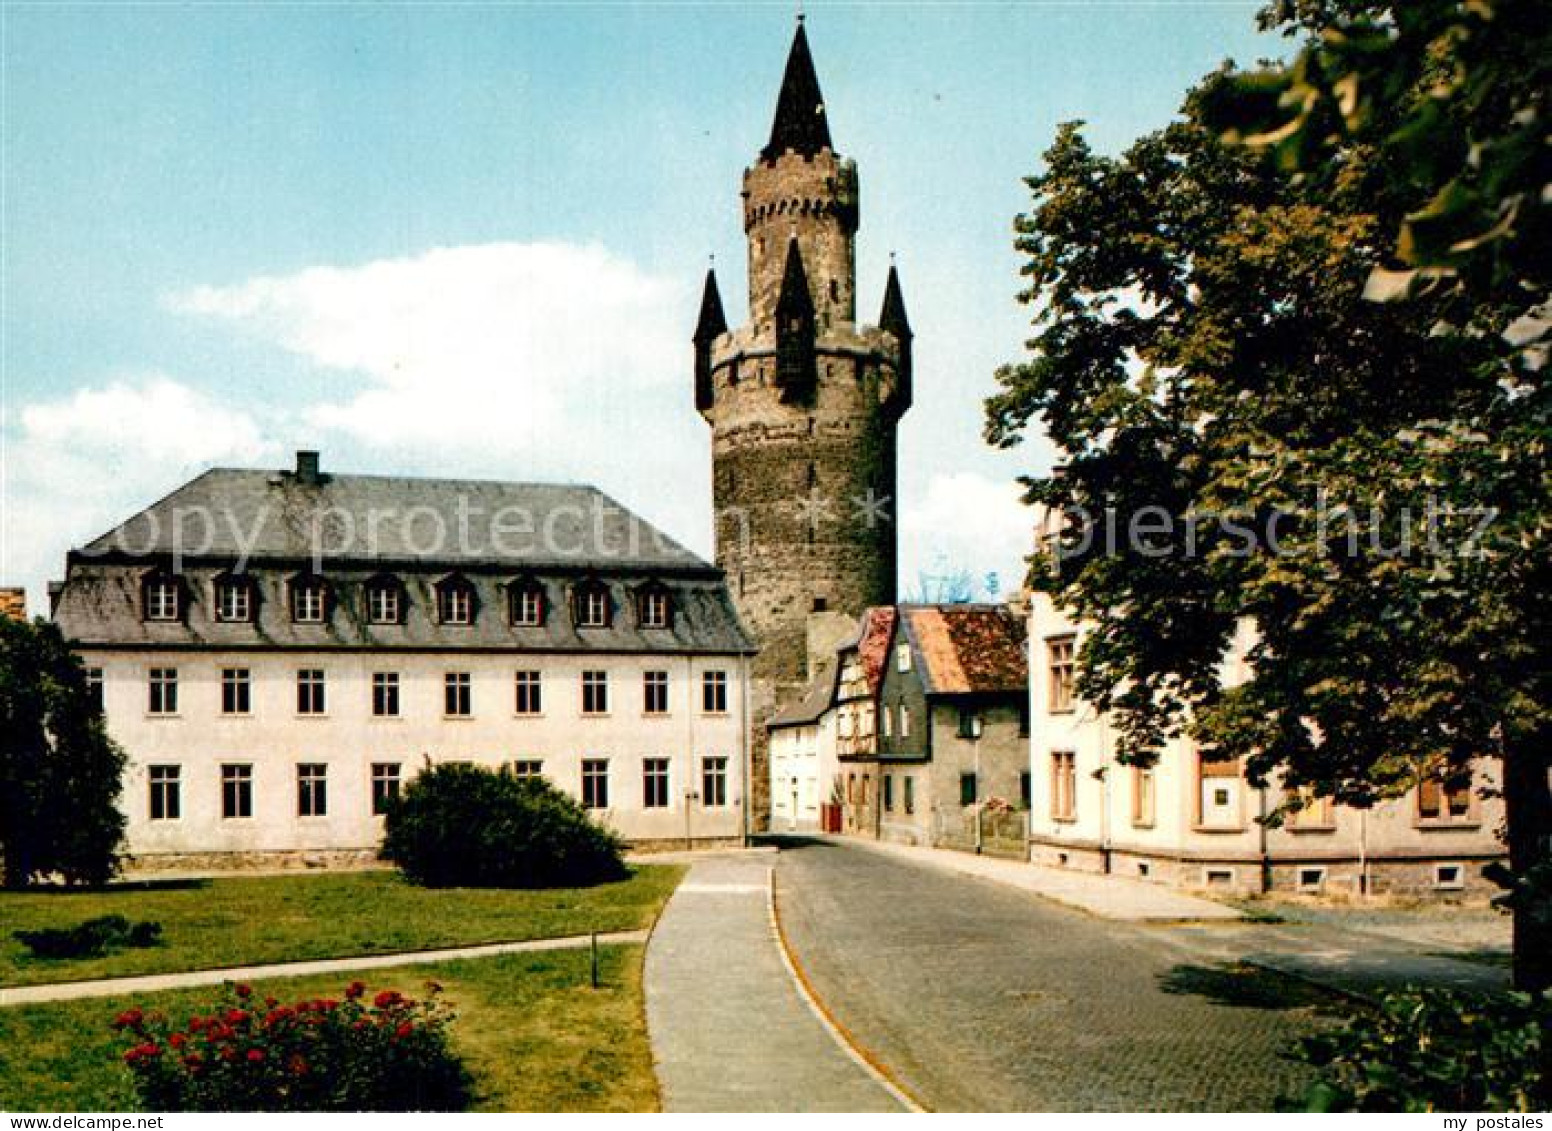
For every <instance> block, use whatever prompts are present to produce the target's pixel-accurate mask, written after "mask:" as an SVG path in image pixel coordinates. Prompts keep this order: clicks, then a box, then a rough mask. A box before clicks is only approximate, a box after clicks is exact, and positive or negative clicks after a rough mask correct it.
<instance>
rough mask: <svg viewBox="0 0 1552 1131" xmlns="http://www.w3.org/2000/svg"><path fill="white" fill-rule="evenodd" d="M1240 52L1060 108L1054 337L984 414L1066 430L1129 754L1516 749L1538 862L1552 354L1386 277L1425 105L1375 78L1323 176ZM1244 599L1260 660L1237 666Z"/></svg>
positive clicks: (1050, 237) (1106, 677) (1520, 917)
mask: <svg viewBox="0 0 1552 1131" xmlns="http://www.w3.org/2000/svg"><path fill="white" fill-rule="evenodd" d="M1326 7H1328V6H1327V5H1322V4H1318V3H1311V4H1301V5H1298V8H1299V10H1300V11H1301V12H1307V11H1313V10H1315V9H1324V8H1326ZM1344 7H1353V6H1351V5H1346V6H1344ZM1358 7H1363V8H1366V9H1367V10H1369V11H1377V10H1378V9H1380V8H1382V7H1385V6H1383V5H1359V6H1358ZM1238 77H1239V76H1235V75H1232V74H1229V73H1227V72H1225V73H1219V74H1215V75H1212V76H1209V77H1208V78H1207V79H1205V80H1204V82H1203V83H1202V84H1201V86H1200V87H1199V88H1198V89H1197V90H1195V91H1193V92H1192V93H1191V94H1190V95H1189V96H1188V97H1187V100H1186V103H1185V106H1184V109H1183V112H1182V115H1181V116H1180V118H1179V119H1178V120H1176V121H1175V122H1173V123H1171V124H1170V125H1168V126H1167V127H1166V128H1164V129H1163V130H1161V131H1159V132H1157V133H1155V134H1151V135H1149V136H1147V137H1144V138H1142V139H1140V140H1139V141H1137V142H1136V143H1135V144H1134V145H1132V146H1131V147H1130V148H1129V149H1128V150H1127V151H1126V152H1124V153H1123V154H1121V155H1120V156H1119V157H1114V158H1110V157H1103V156H1099V155H1096V154H1095V153H1093V152H1092V151H1091V150H1090V148H1089V146H1088V145H1087V143H1086V142H1085V141H1084V139H1083V136H1082V131H1081V125H1080V124H1076V123H1073V124H1067V125H1064V126H1062V127H1061V129H1060V130H1059V132H1058V135H1057V137H1056V140H1055V143H1054V144H1053V146H1052V147H1051V148H1050V150H1049V151H1048V152H1047V153H1046V155H1045V169H1044V171H1043V172H1042V173H1040V174H1038V175H1036V176H1033V177H1031V178H1029V179H1028V184H1029V187H1030V189H1031V190H1032V193H1033V197H1034V203H1033V208H1032V210H1031V211H1030V212H1029V213H1028V214H1026V215H1022V216H1020V217H1019V218H1018V220H1017V223H1016V233H1017V239H1016V243H1017V247H1018V249H1019V250H1020V251H1021V252H1023V253H1024V254H1025V255H1027V256H1028V261H1027V264H1026V266H1025V267H1024V274H1025V275H1026V277H1027V278H1028V280H1029V285H1028V287H1027V288H1026V289H1025V291H1024V292H1023V293H1022V295H1021V296H1020V297H1021V300H1022V301H1023V302H1025V303H1026V304H1028V305H1030V306H1031V307H1032V308H1033V309H1034V311H1035V314H1034V319H1033V320H1034V327H1035V336H1034V337H1033V338H1032V340H1031V341H1030V342H1029V349H1030V351H1031V355H1032V356H1031V357H1030V358H1029V359H1028V360H1027V361H1024V362H1023V363H1021V364H1016V365H1011V366H1007V367H1005V368H1003V369H1002V370H1000V371H999V373H998V381H999V383H1000V385H1001V390H1000V391H999V392H998V393H997V394H996V395H995V396H994V397H992V398H991V399H990V400H989V401H988V404H987V416H988V424H987V435H988V439H989V440H991V441H992V442H993V443H995V444H998V445H1002V446H1009V445H1012V444H1014V443H1017V442H1018V440H1019V438H1020V436H1021V434H1022V432H1023V431H1024V429H1025V428H1026V427H1027V426H1028V425H1029V424H1030V422H1031V421H1033V420H1035V419H1036V418H1038V419H1039V420H1040V422H1041V423H1042V424H1043V426H1044V428H1045V430H1046V431H1047V432H1048V434H1049V435H1050V436H1051V438H1052V439H1053V440H1054V441H1055V442H1056V444H1057V445H1058V447H1059V448H1060V449H1061V451H1062V452H1063V458H1064V463H1063V466H1062V467H1061V468H1060V470H1059V472H1058V473H1056V474H1053V475H1051V476H1047V477H1044V478H1038V479H1030V480H1026V484H1027V487H1028V494H1027V499H1028V501H1030V502H1032V503H1035V504H1038V505H1040V506H1042V507H1045V508H1048V509H1049V510H1050V511H1052V512H1054V513H1055V514H1057V515H1060V516H1061V517H1062V526H1061V530H1060V533H1059V535H1058V536H1057V537H1056V538H1055V539H1054V540H1053V542H1052V543H1051V544H1050V545H1048V546H1047V547H1046V548H1045V550H1044V551H1043V552H1042V553H1040V554H1037V555H1036V559H1035V569H1034V573H1033V584H1034V585H1035V586H1036V588H1038V589H1040V590H1043V591H1046V592H1048V593H1050V594H1051V595H1052V597H1053V599H1054V600H1056V601H1057V602H1058V603H1059V604H1062V605H1064V606H1067V607H1069V608H1071V609H1072V610H1074V611H1075V612H1076V613H1078V614H1079V615H1081V616H1082V617H1084V618H1085V619H1086V620H1087V621H1088V622H1089V623H1090V624H1091V625H1092V627H1093V632H1092V633H1091V635H1089V636H1088V637H1087V640H1086V643H1085V646H1084V648H1083V651H1082V654H1081V656H1080V671H1079V688H1080V691H1081V692H1082V693H1083V694H1084V695H1085V697H1087V698H1089V699H1091V700H1092V701H1094V702H1096V703H1097V704H1099V705H1100V706H1101V707H1103V708H1105V709H1107V710H1109V711H1110V712H1112V713H1113V716H1114V718H1115V721H1116V724H1117V728H1118V733H1119V735H1120V739H1121V745H1122V749H1121V752H1120V757H1121V759H1122V760H1123V761H1132V762H1138V763H1148V762H1151V761H1152V760H1153V759H1154V758H1156V757H1157V754H1158V751H1159V749H1160V748H1161V746H1162V744H1163V742H1164V741H1165V740H1166V739H1167V738H1168V737H1169V736H1171V735H1173V734H1176V733H1179V732H1180V731H1181V730H1182V729H1186V730H1189V732H1190V733H1191V734H1192V736H1193V737H1194V738H1195V739H1196V741H1197V742H1198V743H1199V744H1200V745H1201V747H1202V749H1203V751H1204V753H1206V754H1208V755H1210V756H1214V757H1224V758H1240V759H1243V762H1244V766H1245V769H1246V773H1247V776H1248V777H1249V778H1250V779H1251V780H1252V781H1254V782H1257V783H1258V784H1264V783H1265V782H1266V781H1268V780H1269V779H1270V778H1271V777H1272V776H1273V775H1274V774H1276V775H1279V776H1280V777H1281V780H1282V781H1283V782H1284V783H1285V785H1287V786H1289V787H1292V788H1295V789H1298V788H1302V787H1308V788H1310V789H1311V790H1312V791H1313V792H1314V793H1316V794H1318V795H1324V796H1330V797H1333V798H1335V799H1336V800H1338V801H1341V802H1346V803H1349V804H1354V805H1359V806H1367V805H1372V804H1373V803H1374V802H1376V801H1378V800H1380V799H1382V798H1387V797H1394V796H1398V795H1400V794H1402V793H1403V792H1405V791H1406V790H1408V789H1409V788H1411V787H1413V786H1415V785H1416V784H1417V783H1418V782H1419V781H1421V780H1423V779H1425V778H1428V777H1435V776H1437V777H1443V778H1445V779H1451V778H1454V779H1459V778H1461V777H1462V776H1463V775H1464V774H1465V773H1466V772H1467V770H1468V767H1469V766H1470V764H1471V763H1472V761H1473V760H1474V759H1478V758H1482V757H1484V756H1489V757H1491V756H1495V755H1496V756H1498V757H1500V758H1501V759H1502V764H1503V767H1504V771H1505V773H1504V782H1505V797H1506V809H1507V811H1508V840H1509V844H1510V856H1511V865H1512V867H1513V869H1514V871H1515V872H1516V873H1517V874H1518V875H1519V876H1521V877H1526V876H1529V875H1531V874H1532V873H1533V872H1534V870H1535V869H1536V868H1537V867H1538V866H1544V864H1543V863H1542V862H1544V861H1545V860H1546V859H1547V851H1548V849H1547V843H1548V842H1547V836H1548V832H1549V830H1552V798H1549V796H1548V784H1547V773H1548V745H1547V737H1548V735H1547V725H1548V719H1549V705H1548V689H1547V672H1548V671H1549V670H1552V666H1549V664H1548V658H1549V657H1548V655H1547V651H1548V642H1549V640H1552V633H1548V631H1547V625H1548V618H1547V602H1548V593H1549V591H1552V586H1549V584H1548V582H1549V581H1552V577H1549V566H1548V562H1549V560H1552V559H1549V557H1548V554H1547V526H1548V513H1549V509H1548V505H1547V503H1548V487H1549V476H1548V468H1547V462H1546V456H1547V451H1548V439H1549V430H1548V426H1547V401H1546V387H1545V382H1544V380H1543V379H1542V376H1541V374H1540V372H1539V370H1537V369H1536V368H1535V358H1534V357H1533V356H1531V355H1529V354H1527V352H1526V351H1523V350H1520V349H1517V348H1515V347H1514V346H1513V345H1512V344H1510V343H1508V342H1506V340H1505V338H1504V337H1503V334H1504V331H1505V330H1506V329H1507V327H1508V326H1509V325H1510V324H1511V323H1512V322H1513V320H1514V319H1516V318H1517V317H1519V316H1520V315H1521V314H1522V313H1523V303H1522V302H1521V301H1520V299H1517V298H1516V299H1512V298H1509V297H1505V293H1504V292H1497V291H1495V292H1493V293H1492V294H1491V295H1489V296H1488V298H1485V299H1479V300H1469V299H1463V297H1462V296H1463V295H1468V296H1469V294H1470V293H1471V292H1470V291H1469V290H1468V289H1467V288H1465V286H1464V285H1463V284H1462V285H1460V286H1436V287H1431V288H1411V289H1409V290H1408V292H1407V295H1406V297H1405V300H1404V301H1396V302H1389V303H1376V302H1372V301H1368V300H1366V299H1365V292H1366V288H1368V287H1369V286H1370V279H1371V276H1372V275H1373V274H1374V273H1375V272H1376V270H1380V269H1384V268H1386V267H1387V266H1389V265H1391V264H1392V263H1393V258H1392V257H1393V254H1394V247H1395V242H1394V239H1393V238H1392V236H1393V233H1396V232H1398V231H1400V230H1401V229H1402V226H1403V224H1404V223H1406V222H1407V218H1408V217H1409V216H1411V215H1413V214H1414V213H1415V212H1416V211H1417V210H1418V207H1419V198H1420V194H1421V193H1422V192H1423V191H1425V190H1420V189H1419V187H1418V186H1417V185H1416V184H1414V183H1413V182H1412V181H1411V180H1409V179H1408V178H1407V177H1404V176H1399V175H1398V174H1397V162H1398V161H1400V160H1401V157H1400V156H1399V155H1398V153H1397V152H1396V151H1395V150H1393V149H1391V148H1389V141H1388V139H1390V138H1391V136H1392V135H1393V134H1394V133H1395V131H1396V130H1397V129H1398V128H1399V126H1400V123H1401V122H1402V121H1404V119H1405V117H1406V110H1407V106H1405V105H1385V104H1382V103H1378V102H1376V104H1375V105H1373V107H1372V108H1371V112H1370V113H1369V114H1368V116H1367V117H1366V118H1365V119H1364V120H1363V121H1361V122H1357V123H1355V124H1354V126H1353V128H1352V130H1351V131H1350V133H1349V134H1348V135H1347V136H1346V138H1345V140H1344V143H1343V148H1342V150H1341V152H1340V154H1338V155H1336V156H1334V157H1328V159H1327V160H1328V163H1329V164H1328V167H1325V168H1324V169H1323V171H1322V175H1320V176H1312V175H1305V176H1296V175H1294V174H1293V173H1292V172H1290V169H1289V165H1288V163H1287V162H1286V161H1284V160H1283V154H1281V153H1280V152H1279V151H1278V150H1277V149H1276V148H1274V147H1248V146H1239V145H1233V144H1229V143H1228V142H1226V141H1225V140H1224V139H1223V137H1222V133H1221V112H1222V107H1223V106H1225V105H1226V104H1228V103H1230V102H1231V101H1232V98H1233V97H1234V96H1235V95H1236V93H1237V92H1238V90H1239V89H1240V88H1238V87H1236V86H1235V85H1234V84H1235V83H1236V81H1237V79H1238ZM1515 293H1516V294H1519V293H1520V292H1515ZM1521 298H1523V295H1521ZM1463 304H1464V305H1463ZM1242 624H1249V625H1251V626H1252V627H1253V629H1254V634H1253V639H1251V641H1250V643H1249V655H1248V658H1249V661H1250V664H1251V675H1250V677H1249V678H1248V679H1247V681H1245V682H1243V683H1241V684H1239V685H1237V686H1232V687H1225V686H1223V684H1222V681H1221V680H1220V664H1221V661H1222V659H1223V657H1224V656H1225V654H1226V653H1227V651H1228V649H1229V647H1230V645H1231V643H1232V642H1233V641H1234V639H1235V636H1236V632H1237V630H1238V628H1239V626H1241V625H1242ZM1515 929H1516V942H1515V948H1516V960H1515V961H1516V966H1515V975H1516V979H1517V981H1518V983H1519V984H1520V985H1521V986H1522V987H1526V988H1539V987H1543V986H1546V985H1548V984H1549V983H1552V920H1549V917H1548V916H1547V915H1546V914H1545V907H1544V905H1539V906H1538V901H1537V899H1536V898H1534V897H1530V898H1525V899H1522V900H1521V902H1520V904H1519V906H1517V907H1516V922H1515Z"/></svg>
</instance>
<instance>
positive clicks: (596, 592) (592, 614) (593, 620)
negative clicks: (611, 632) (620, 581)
mask: <svg viewBox="0 0 1552 1131" xmlns="http://www.w3.org/2000/svg"><path fill="white" fill-rule="evenodd" d="M577 606H578V607H577V623H578V624H579V625H580V627H582V628H608V627H609V591H608V590H607V589H605V588H604V587H603V586H601V585H590V586H588V587H587V588H586V589H584V590H583V591H582V595H581V598H580V599H579V600H578V602H577Z"/></svg>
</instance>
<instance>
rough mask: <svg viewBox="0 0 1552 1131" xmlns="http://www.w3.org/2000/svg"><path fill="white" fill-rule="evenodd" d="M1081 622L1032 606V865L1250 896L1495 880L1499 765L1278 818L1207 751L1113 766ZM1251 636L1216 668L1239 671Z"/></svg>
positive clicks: (1274, 799) (1112, 740) (1230, 765)
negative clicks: (1488, 868) (1078, 681)
mask: <svg viewBox="0 0 1552 1131" xmlns="http://www.w3.org/2000/svg"><path fill="white" fill-rule="evenodd" d="M1083 635H1084V628H1083V625H1082V624H1080V623H1077V622H1075V621H1073V620H1072V619H1070V618H1068V617H1067V616H1065V615H1064V614H1063V613H1062V612H1061V611H1059V610H1057V609H1055V608H1054V607H1053V606H1052V604H1051V601H1050V599H1049V598H1048V597H1047V596H1045V595H1044V594H1036V595H1034V597H1033V600H1032V604H1031V610H1030V632H1029V649H1030V653H1029V664H1030V673H1031V679H1030V718H1031V727H1030V770H1031V779H1030V780H1031V800H1030V829H1029V840H1030V855H1031V858H1032V859H1033V860H1034V861H1035V862H1036V863H1041V864H1051V865H1057V866H1061V867H1069V868H1079V869H1084V870H1087V871H1108V872H1114V873H1116V874H1119V875H1124V876H1132V877H1141V878H1144V879H1149V880H1156V881H1158V882H1161V883H1169V884H1176V885H1179V886H1183V887H1191V888H1204V889H1221V890H1225V891H1233V892H1242V893H1243V892H1255V891H1263V890H1269V889H1275V890H1282V891H1302V892H1308V893H1312V894H1314V893H1360V892H1372V893H1379V892H1406V893H1414V894H1427V893H1438V894H1450V893H1456V894H1458V893H1461V892H1466V891H1486V890H1489V889H1490V890H1494V891H1496V890H1497V889H1496V888H1494V887H1493V885H1492V884H1491V883H1490V882H1489V881H1486V880H1484V879H1483V878H1482V868H1483V866H1484V865H1485V864H1487V863H1488V862H1490V861H1492V860H1496V859H1500V858H1502V855H1503V846H1502V845H1501V844H1500V843H1499V841H1498V838H1497V836H1496V829H1497V827H1498V825H1499V824H1500V823H1501V821H1502V819H1503V807H1502V802H1501V801H1500V800H1498V799H1497V798H1496V797H1493V796H1485V795H1484V794H1490V793H1491V789H1492V787H1493V786H1494V785H1495V784H1496V782H1497V777H1496V770H1497V766H1496V763H1494V762H1491V761H1486V760H1484V761H1483V762H1481V763H1479V764H1478V768H1477V775H1476V780H1475V781H1474V782H1472V783H1471V785H1470V786H1469V787H1468V786H1465V785H1464V784H1460V785H1457V784H1455V783H1449V784H1446V783H1443V782H1426V783H1424V784H1423V785H1421V786H1420V787H1419V788H1417V789H1414V790H1413V791H1412V792H1410V793H1409V794H1408V795H1406V796H1405V797H1402V798H1398V799H1396V800H1393V801H1390V802H1386V803H1384V804H1380V805H1377V806H1375V807H1374V808H1372V809H1369V810H1358V809H1353V808H1349V807H1346V806H1341V805H1333V804H1331V803H1330V802H1329V801H1318V802H1316V803H1315V804H1314V805H1312V806H1310V807H1309V808H1306V809H1304V810H1302V811H1301V812H1299V813H1298V814H1297V815H1296V816H1294V817H1293V818H1292V819H1290V820H1289V821H1288V822H1286V823H1285V824H1284V825H1282V826H1281V827H1278V828H1268V827H1266V826H1265V825H1264V824H1262V823H1261V822H1260V821H1259V818H1260V817H1262V816H1264V815H1266V814H1268V813H1270V812H1271V811H1273V810H1274V809H1276V808H1278V807H1279V806H1280V805H1282V804H1283V803H1284V802H1285V801H1286V800H1288V799H1287V798H1286V797H1285V796H1284V794H1283V792H1282V791H1281V790H1279V789H1277V788H1275V787H1268V788H1266V789H1257V788H1255V787H1253V786H1251V785H1250V783H1249V782H1247V781H1246V780H1245V779H1244V777H1243V776H1242V774H1241V772H1240V767H1239V765H1238V763H1235V762H1227V763H1223V762H1219V763H1215V762H1209V761H1205V760H1204V759H1203V758H1202V757H1201V756H1200V754H1199V753H1198V752H1197V751H1196V749H1195V748H1194V746H1193V745H1192V744H1191V742H1190V741H1189V740H1188V739H1185V738H1179V739H1175V740H1173V741H1171V742H1170V743H1169V745H1168V746H1167V747H1166V748H1165V749H1164V751H1163V754H1162V756H1161V757H1160V758H1159V760H1158V762H1157V764H1156V765H1155V766H1154V767H1153V768H1152V769H1149V770H1142V769H1138V768H1136V767H1133V766H1128V765H1123V764H1121V763H1120V762H1119V761H1118V760H1117V757H1116V754H1117V747H1116V737H1115V733H1114V731H1113V730H1112V729H1111V728H1109V727H1108V726H1107V725H1106V720H1105V716H1104V715H1103V714H1102V713H1100V712H1098V711H1097V710H1095V708H1094V707H1093V706H1091V705H1090V704H1087V703H1085V702H1083V701H1082V700H1080V699H1079V698H1078V697H1077V695H1076V692H1075V689H1074V672H1075V664H1076V660H1077V654H1078V649H1079V648H1080V647H1081V646H1082V643H1083ZM1248 643H1249V637H1248V632H1247V634H1245V636H1244V638H1243V639H1241V640H1239V641H1237V642H1236V646H1235V647H1234V649H1233V650H1232V652H1231V655H1230V657H1229V658H1228V660H1227V661H1226V662H1225V664H1224V670H1223V678H1224V679H1225V680H1226V681H1229V682H1233V681H1235V680H1239V679H1243V678H1244V677H1245V675H1246V670H1245V667H1244V660H1243V658H1242V657H1243V656H1244V655H1245V652H1246V648H1247V646H1248Z"/></svg>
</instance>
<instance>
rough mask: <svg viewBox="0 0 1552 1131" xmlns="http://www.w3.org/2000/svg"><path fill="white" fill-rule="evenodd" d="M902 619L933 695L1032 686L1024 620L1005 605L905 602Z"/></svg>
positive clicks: (917, 662)
mask: <svg viewBox="0 0 1552 1131" xmlns="http://www.w3.org/2000/svg"><path fill="white" fill-rule="evenodd" d="M900 623H901V630H902V631H903V633H904V634H905V637H906V639H907V640H909V641H910V644H911V649H912V653H913V655H914V657H915V659H916V664H917V670H918V672H919V673H920V675H921V679H922V685H923V687H924V688H925V690H926V692H927V694H928V695H974V694H990V693H997V692H1020V693H1022V692H1024V691H1025V690H1026V689H1027V688H1028V686H1029V659H1028V653H1027V651H1026V646H1025V639H1026V629H1025V622H1024V620H1023V619H1022V618H1021V617H1018V616H1016V615H1014V613H1013V612H1011V611H1010V610H1009V609H1008V608H1007V607H1006V606H1004V605H929V606H904V607H902V608H901V610H900Z"/></svg>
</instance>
